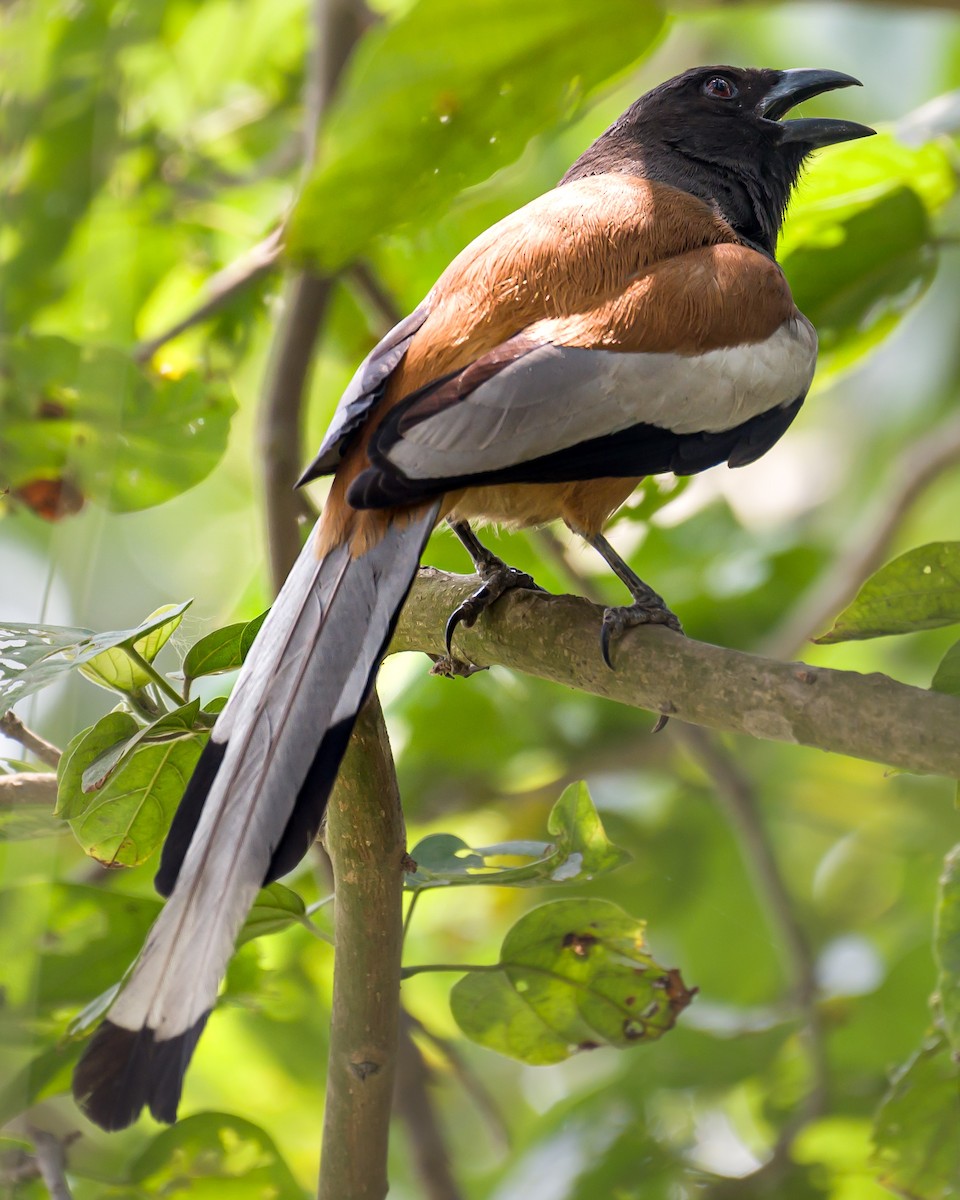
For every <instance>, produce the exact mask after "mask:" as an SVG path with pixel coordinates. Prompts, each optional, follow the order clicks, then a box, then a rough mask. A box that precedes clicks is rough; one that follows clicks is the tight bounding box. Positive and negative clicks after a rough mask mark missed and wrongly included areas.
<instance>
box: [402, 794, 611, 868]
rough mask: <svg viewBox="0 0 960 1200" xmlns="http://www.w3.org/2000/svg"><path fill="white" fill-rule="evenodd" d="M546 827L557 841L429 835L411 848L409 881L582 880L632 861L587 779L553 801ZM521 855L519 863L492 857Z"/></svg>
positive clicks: (445, 834)
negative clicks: (611, 834) (608, 828)
mask: <svg viewBox="0 0 960 1200" xmlns="http://www.w3.org/2000/svg"><path fill="white" fill-rule="evenodd" d="M547 829H548V830H549V832H550V833H552V834H553V835H554V840H553V841H552V842H531V841H523V842H520V841H515V842H498V843H497V844H496V845H493V846H480V847H476V848H474V847H471V846H468V845H467V844H466V842H464V841H463V840H462V839H461V838H458V837H456V836H455V835H454V834H451V833H435V834H431V835H430V836H428V837H425V838H424V839H423V840H422V841H420V842H418V843H417V845H416V846H414V848H413V849H412V850H411V852H410V857H411V858H412V859H413V860H414V862H415V863H416V864H417V870H416V872H415V873H410V874H408V875H407V877H406V880H405V886H406V887H407V888H408V889H409V890H411V891H418V890H420V889H422V888H435V887H451V886H452V887H457V886H470V885H474V884H493V885H494V886H496V887H540V886H543V885H544V884H548V883H580V882H584V881H586V880H590V879H593V878H595V877H596V876H597V875H602V874H606V873H607V872H608V871H615V870H616V869H617V867H619V866H622V865H623V863H625V862H628V861H629V859H630V855H629V854H628V853H627V851H626V850H622V849H621V848H620V847H619V846H615V845H614V844H613V843H612V842H611V841H610V840H609V838H608V837H607V835H606V832H605V831H604V828H603V823H602V821H601V820H600V815H599V813H598V812H597V810H596V808H595V807H594V803H593V800H592V799H591V797H590V790H589V788H588V787H587V785H586V784H585V783H583V782H581V783H572V784H571V785H570V786H569V787H568V788H566V789H565V790H564V792H563V795H562V796H561V797H560V799H559V800H558V801H557V802H556V804H555V805H554V806H553V808H552V810H551V812H550V816H549V818H548V820H547ZM501 858H520V859H526V860H527V861H526V862H525V863H523V864H522V865H520V866H504V865H503V864H502V863H495V862H493V861H491V860H493V859H501Z"/></svg>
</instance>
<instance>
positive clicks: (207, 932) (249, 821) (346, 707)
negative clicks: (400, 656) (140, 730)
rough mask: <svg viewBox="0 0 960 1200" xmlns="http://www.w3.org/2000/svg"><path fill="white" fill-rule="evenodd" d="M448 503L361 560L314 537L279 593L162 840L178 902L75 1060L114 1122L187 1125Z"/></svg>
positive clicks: (87, 1095) (86, 1095) (78, 1087)
mask: <svg viewBox="0 0 960 1200" xmlns="http://www.w3.org/2000/svg"><path fill="white" fill-rule="evenodd" d="M438 510H439V503H437V504H435V505H432V506H431V507H430V509H429V510H427V511H426V512H425V513H423V514H422V515H420V516H418V517H414V518H408V519H406V520H404V521H397V522H396V523H395V524H394V525H392V526H391V527H390V529H389V530H388V532H387V533H386V534H385V536H384V538H383V539H382V541H381V542H379V543H378V544H377V545H376V546H374V547H373V548H372V549H370V550H369V551H367V552H366V553H365V554H363V555H361V556H359V557H358V558H356V559H354V558H351V557H350V554H349V551H348V549H347V547H344V546H341V547H337V548H336V549H335V550H333V551H332V552H331V553H330V554H328V555H327V556H326V557H325V558H324V559H323V560H322V561H319V560H317V558H316V557H315V555H314V553H313V551H312V549H311V547H310V545H309V544H308V546H307V548H306V549H305V550H304V552H303V554H301V556H300V559H299V560H298V562H297V564H296V566H295V567H294V569H293V571H292V572H291V574H290V578H289V579H288V581H287V583H286V584H285V585H284V588H283V590H282V591H281V593H280V596H278V598H277V601H276V603H275V604H274V607H273V609H272V610H271V612H270V615H269V617H268V618H267V620H266V621H265V622H264V625H263V627H262V628H261V630H260V633H259V634H258V637H257V640H256V642H255V643H254V646H253V647H252V649H251V651H250V654H249V655H248V657H247V661H246V663H245V664H244V668H243V671H242V672H241V675H240V677H239V679H238V680H237V683H236V685H235V687H234V691H233V694H232V695H231V698H230V700H229V702H228V704H227V706H226V707H225V708H224V710H223V712H222V713H221V714H220V717H219V718H218V721H217V724H216V726H215V727H214V730H213V734H212V737H211V740H210V743H209V744H208V747H207V749H206V750H205V752H204V756H202V757H201V760H200V762H199V764H198V767H197V770H196V772H195V775H194V780H191V783H190V785H189V787H188V789H187V792H186V793H185V798H184V806H183V809H182V815H181V813H178V815H177V818H176V819H175V822H174V826H173V828H172V829H171V834H170V837H169V838H168V842H167V845H166V846H165V847H164V852H163V856H162V859H161V864H160V870H159V872H158V875H157V884H158V887H159V889H160V890H161V891H162V892H164V893H165V894H169V896H170V899H169V901H168V902H167V904H166V905H165V906H164V909H163V911H162V912H161V914H160V916H159V917H158V918H157V921H156V923H155V924H154V926H153V928H152V929H151V931H150V934H149V936H148V938H147V942H146V945H145V947H144V950H143V951H142V953H141V955H140V958H139V959H138V960H137V962H136V964H135V965H134V967H133V969H132V970H131V972H130V974H129V976H128V978H127V980H126V981H125V983H124V986H123V988H122V990H121V991H120V994H119V995H118V997H117V999H116V1001H115V1002H114V1004H113V1006H112V1008H111V1010H110V1014H109V1018H108V1019H107V1020H105V1021H104V1022H103V1024H102V1025H101V1027H100V1029H99V1030H98V1031H97V1033H96V1034H95V1036H94V1038H93V1039H92V1040H91V1042H90V1044H89V1046H88V1047H87V1049H86V1050H85V1052H84V1055H83V1057H82V1058H81V1060H80V1063H79V1064H78V1066H77V1070H76V1073H75V1076H74V1094H75V1096H76V1097H77V1100H78V1102H79V1103H80V1105H81V1107H82V1108H83V1109H84V1110H85V1111H86V1112H87V1114H88V1115H89V1116H90V1117H91V1119H92V1120H94V1121H95V1122H97V1123H98V1124H100V1125H102V1126H103V1127H104V1128H109V1129H119V1128H123V1127H125V1126H126V1125H129V1124H131V1123H132V1122H133V1121H134V1120H136V1118H137V1116H138V1115H139V1113H140V1111H141V1109H142V1108H143V1107H144V1106H148V1107H149V1108H150V1110H151V1111H152V1112H153V1114H154V1116H156V1117H158V1119H160V1120H164V1121H172V1120H173V1119H175V1116H176V1110H177V1105H178V1103H179V1100H180V1093H181V1090H182V1086H183V1077H184V1073H185V1071H186V1069H187V1065H188V1063H189V1061H190V1057H191V1055H192V1053H193V1050H194V1047H195V1045H196V1042H197V1039H198V1038H199V1036H200V1033H201V1031H202V1029H203V1025H204V1022H205V1021H206V1019H207V1016H208V1015H209V1013H210V1011H211V1010H212V1008H213V1007H214V1005H215V1003H216V997H217V989H218V986H219V982H220V979H221V978H222V976H223V973H224V971H225V970H226V966H227V963H228V962H229V958H230V955H231V953H232V950H233V945H234V942H235V940H236V936H237V934H238V932H239V930H240V927H241V926H242V924H243V921H244V919H245V918H246V915H247V912H248V910H249V908H250V905H251V904H252V903H253V900H254V898H255V896H256V893H257V891H258V889H259V887H260V886H261V884H262V883H263V882H264V881H265V880H268V879H273V878H276V877H277V876H278V875H280V874H282V873H284V872H286V871H288V870H290V869H291V868H292V867H293V866H295V865H296V863H297V862H298V861H299V860H300V859H301V858H302V857H303V855H304V854H305V853H306V852H307V850H308V849H309V847H310V844H311V842H312V841H313V839H314V837H315V836H316V833H317V831H318V829H319V825H320V821H321V819H322V816H323V812H324V808H325V806H326V801H327V797H328V795H329V792H330V789H331V788H332V786H333V783H334V781H335V779H336V774H337V770H338V768H339V765H340V761H341V759H342V757H343V753H344V750H345V749H346V745H347V741H348V739H349V735H350V731H351V729H352V728H353V725H354V722H355V721H356V717H357V714H358V712H359V711H360V708H361V706H362V705H363V702H364V701H365V700H366V698H367V696H368V695H369V693H370V690H371V688H372V685H373V680H374V678H375V675H376V671H377V668H378V666H379V665H380V661H381V659H382V657H383V655H384V653H385V652H386V649H387V646H388V644H389V641H390V638H391V636H392V634H393V630H394V627H395V624H396V620H397V617H398V616H399V612H400V609H401V608H402V606H403V602H404V600H405V599H406V597H407V593H408V592H409V590H410V586H411V584H412V582H413V579H414V577H415V575H416V571H417V566H418V565H419V561H420V555H421V553H422V551H423V547H424V545H425V544H426V541H427V538H428V537H429V536H430V532H431V530H432V528H433V525H434V523H435V521H436V517H437V513H438Z"/></svg>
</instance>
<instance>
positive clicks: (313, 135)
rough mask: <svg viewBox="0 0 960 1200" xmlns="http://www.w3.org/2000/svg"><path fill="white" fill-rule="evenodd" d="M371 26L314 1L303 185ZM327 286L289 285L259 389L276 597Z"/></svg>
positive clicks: (295, 503)
mask: <svg viewBox="0 0 960 1200" xmlns="http://www.w3.org/2000/svg"><path fill="white" fill-rule="evenodd" d="M368 23H369V11H368V10H367V8H366V6H365V5H364V4H363V3H362V0H314V5H313V39H312V46H311V51H310V56H309V59H308V63H307V86H306V94H305V114H306V115H305V120H304V125H303V148H304V150H303V172H302V177H303V179H304V180H306V178H307V176H308V174H309V172H310V169H311V167H312V166H313V162H314V157H315V154H316V146H317V136H318V131H319V129H320V126H321V124H322V122H323V116H324V113H325V112H326V110H327V107H328V106H329V103H330V100H331V98H332V97H333V94H334V91H335V90H336V87H337V84H338V82H339V80H340V76H341V73H342V71H343V69H344V66H345V65H346V63H347V60H348V59H349V57H350V54H351V53H352V51H353V47H354V45H355V44H356V42H357V39H358V38H359V37H360V35H361V33H362V32H363V30H364V28H366V26H367V25H368ZM332 287H333V281H332V279H330V278H329V277H327V276H321V275H318V274H316V273H315V272H313V271H310V270H303V271H301V272H299V273H298V274H297V275H296V276H295V277H294V278H293V280H291V282H290V284H289V285H288V287H287V293H286V300H285V304H284V310H283V317H282V319H281V322H280V327H279V329H278V330H277V333H276V337H275V340H274V347H273V351H272V354H271V358H270V366H269V369H268V372H267V380H266V384H265V386H264V394H263V402H262V406H261V409H260V421H259V428H260V449H261V457H262V461H263V495H264V510H265V517H266V535H267V547H268V554H269V557H270V577H271V582H272V585H273V591H274V592H278V591H279V590H280V588H281V586H282V584H283V581H284V580H285V579H286V577H287V575H288V574H289V572H290V568H291V567H292V566H293V564H294V562H295V560H296V557H297V555H298V554H299V552H300V515H301V511H302V507H301V502H300V501H299V499H298V498H297V496H296V494H295V493H294V491H293V486H294V483H295V482H296V479H297V477H298V476H299V474H300V470H301V468H302V465H303V453H302V440H303V438H302V420H303V399H304V396H305V394H306V390H307V383H308V380H309V378H310V367H311V363H312V360H313V352H314V348H315V346H316V343H317V338H318V337H319V334H320V329H321V327H322V325H323V321H324V318H325V316H326V312H327V306H328V304H329V300H330V294H331V291H332Z"/></svg>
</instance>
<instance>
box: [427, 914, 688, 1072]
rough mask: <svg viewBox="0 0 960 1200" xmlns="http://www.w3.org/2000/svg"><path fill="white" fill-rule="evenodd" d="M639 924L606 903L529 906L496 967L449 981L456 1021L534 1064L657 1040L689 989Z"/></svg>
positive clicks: (505, 1051) (680, 1008)
mask: <svg viewBox="0 0 960 1200" xmlns="http://www.w3.org/2000/svg"><path fill="white" fill-rule="evenodd" d="M643 929H644V924H643V922H642V921H637V920H635V919H634V918H633V917H631V916H629V915H628V914H627V913H625V912H624V911H623V909H621V908H619V907H618V906H617V905H615V904H611V903H610V902H609V901H607V900H557V901H554V902H553V903H551V904H545V905H542V906H541V907H540V908H535V909H533V910H532V911H531V912H529V913H527V914H526V915H525V916H523V917H521V919H520V920H519V921H518V922H517V923H516V925H514V926H513V928H512V929H511V930H510V932H509V933H508V934H507V936H506V938H505V939H504V942H503V947H502V949H501V952H500V964H499V970H493V971H492V970H490V969H483V970H477V971H472V972H470V974H468V975H465V976H464V978H463V979H461V980H460V981H459V982H458V983H457V984H456V985H455V986H454V988H453V990H452V992H451V993H450V1007H451V1011H452V1013H453V1016H454V1019H455V1020H456V1022H457V1024H458V1025H459V1026H460V1028H461V1029H462V1030H463V1032H464V1033H465V1034H466V1035H467V1037H469V1038H472V1039H473V1041H475V1042H479V1043H480V1044H481V1045H484V1046H487V1047H489V1048H490V1049H492V1050H498V1051H499V1052H500V1053H501V1054H507V1055H509V1056H510V1057H511V1058H518V1059H520V1060H521V1061H522V1062H526V1063H531V1064H546V1063H554V1062H560V1061H562V1060H563V1059H565V1058H569V1057H570V1056H571V1055H572V1054H575V1053H576V1052H577V1051H579V1050H592V1049H596V1048H597V1047H599V1046H615V1047H618V1048H621V1049H623V1048H625V1047H627V1046H632V1045H635V1044H636V1043H637V1042H641V1041H648V1042H649V1041H654V1040H656V1039H657V1038H659V1037H661V1036H662V1035H663V1034H664V1033H666V1032H667V1030H668V1029H671V1028H672V1027H673V1024H674V1022H675V1021H676V1019H677V1017H678V1015H679V1014H680V1013H681V1012H682V1011H683V1009H684V1008H686V1006H687V1005H688V1004H689V1003H690V1000H691V999H692V997H693V993H692V992H690V991H688V990H687V989H686V987H685V986H684V984H683V980H682V979H681V978H680V973H679V972H678V971H668V970H664V969H663V968H662V967H659V966H658V965H657V964H656V963H655V962H654V961H653V959H652V958H651V957H650V955H649V954H648V953H647V952H646V950H645V949H644V943H643Z"/></svg>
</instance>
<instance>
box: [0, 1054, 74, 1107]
mask: <svg viewBox="0 0 960 1200" xmlns="http://www.w3.org/2000/svg"><path fill="white" fill-rule="evenodd" d="M80 1050H81V1047H80V1046H79V1045H78V1044H76V1043H69V1042H68V1043H65V1044H64V1045H58V1046H54V1047H52V1048H51V1049H48V1050H44V1051H42V1052H41V1053H40V1054H38V1055H37V1056H36V1057H35V1058H32V1059H31V1060H30V1061H29V1062H28V1063H27V1064H26V1066H24V1067H21V1069H20V1070H19V1071H17V1072H16V1074H15V1075H14V1076H13V1077H12V1078H11V1079H8V1080H7V1081H6V1082H5V1083H4V1084H3V1086H2V1087H0V1125H6V1123H7V1122H8V1121H10V1120H12V1118H13V1117H15V1116H17V1114H18V1113H22V1112H23V1111H24V1110H25V1109H28V1108H30V1107H31V1106H32V1105H34V1104H36V1103H37V1102H38V1101H39V1100H44V1099H46V1097H47V1096H56V1095H58V1094H60V1093H61V1092H67V1091H69V1090H70V1077H71V1075H72V1074H73V1067H74V1064H75V1063H76V1061H77V1059H78V1058H79V1057H80Z"/></svg>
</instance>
